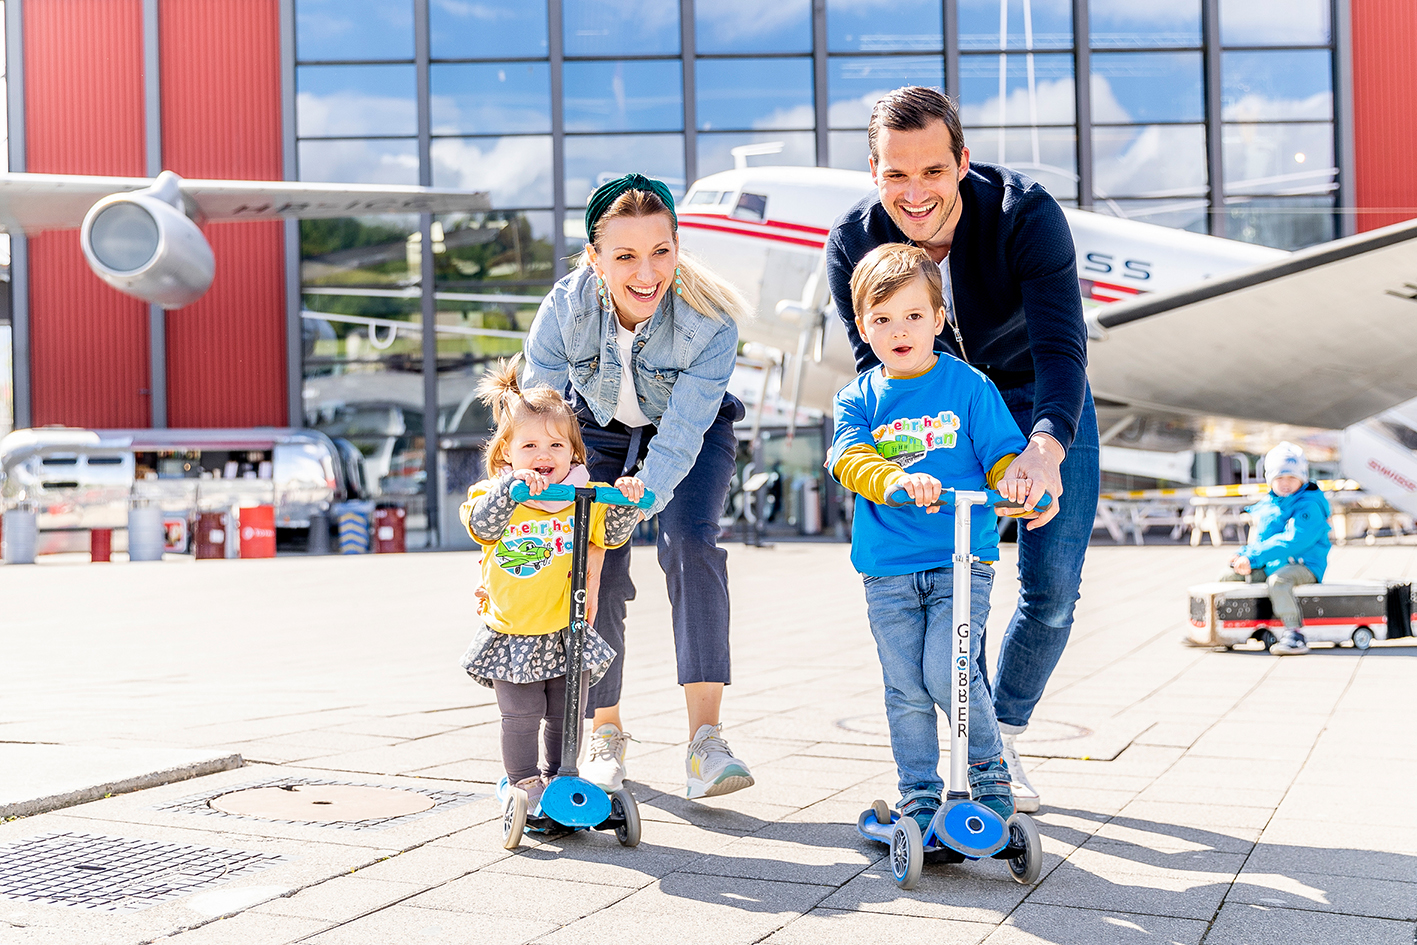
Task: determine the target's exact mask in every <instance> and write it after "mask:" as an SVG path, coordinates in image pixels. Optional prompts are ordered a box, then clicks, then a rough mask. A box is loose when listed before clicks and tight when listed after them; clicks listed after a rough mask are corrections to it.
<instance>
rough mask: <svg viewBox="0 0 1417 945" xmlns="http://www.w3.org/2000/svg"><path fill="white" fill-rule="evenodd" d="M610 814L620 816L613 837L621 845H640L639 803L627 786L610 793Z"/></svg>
mask: <svg viewBox="0 0 1417 945" xmlns="http://www.w3.org/2000/svg"><path fill="white" fill-rule="evenodd" d="M610 816H611V817H612V818H613V817H618V818H620V823H618V824H616V825H615V839H616V840H619V841H620V845H621V846H623V847H637V846H639V845H640V805H639V804H637V803H636V802H635V795H633V794H631V793H630V789H629V788H621V789H620V790H618V791H616V792H615V793H614V794H611V795H610Z"/></svg>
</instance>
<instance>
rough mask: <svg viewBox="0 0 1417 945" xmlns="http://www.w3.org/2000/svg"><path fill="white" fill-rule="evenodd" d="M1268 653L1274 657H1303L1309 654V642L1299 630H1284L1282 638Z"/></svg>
mask: <svg viewBox="0 0 1417 945" xmlns="http://www.w3.org/2000/svg"><path fill="white" fill-rule="evenodd" d="M1269 651H1270V652H1271V653H1273V654H1274V655H1275V656H1303V655H1304V654H1305V653H1307V652H1309V641H1308V640H1305V639H1304V634H1303V633H1302V632H1301V631H1299V630H1285V631H1284V636H1282V637H1280V639H1279V642H1278V643H1276V644H1275V645H1274V646H1272V647H1270V648H1269Z"/></svg>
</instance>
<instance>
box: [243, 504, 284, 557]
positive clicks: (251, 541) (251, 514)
mask: <svg viewBox="0 0 1417 945" xmlns="http://www.w3.org/2000/svg"><path fill="white" fill-rule="evenodd" d="M275 556H276V507H275V506H274V505H257V506H248V507H247V508H244V509H242V510H241V557H243V558H274V557H275Z"/></svg>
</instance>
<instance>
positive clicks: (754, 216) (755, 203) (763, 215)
mask: <svg viewBox="0 0 1417 945" xmlns="http://www.w3.org/2000/svg"><path fill="white" fill-rule="evenodd" d="M767 215H768V198H767V197H765V196H763V195H762V194H750V193H748V192H746V191H745V192H744V193H743V194H742V195H741V196H739V198H738V204H737V205H736V206H735V207H734V208H733V216H735V217H738V218H739V219H740V220H753V221H755V222H757V223H761V222H763V221H764V220H765V219H767Z"/></svg>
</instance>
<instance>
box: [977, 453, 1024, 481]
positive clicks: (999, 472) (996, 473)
mask: <svg viewBox="0 0 1417 945" xmlns="http://www.w3.org/2000/svg"><path fill="white" fill-rule="evenodd" d="M1016 459H1018V454H1017V453H1010V454H1009V455H1007V456H1005V457H1004V458H1003V459H1001V460H999V461H998V462H997V463H995V464H994V468H993V469H991V470H989V473H988V474H987V475H986V476H985V477H984V478H985V480H986V481H987V482H988V483H989V488H990V489H997V488H999V480H1000V479H1003V478H1004V473H1005V472H1007V471H1008V469H1009V463H1012V462H1013V461H1014V460H1016Z"/></svg>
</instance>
